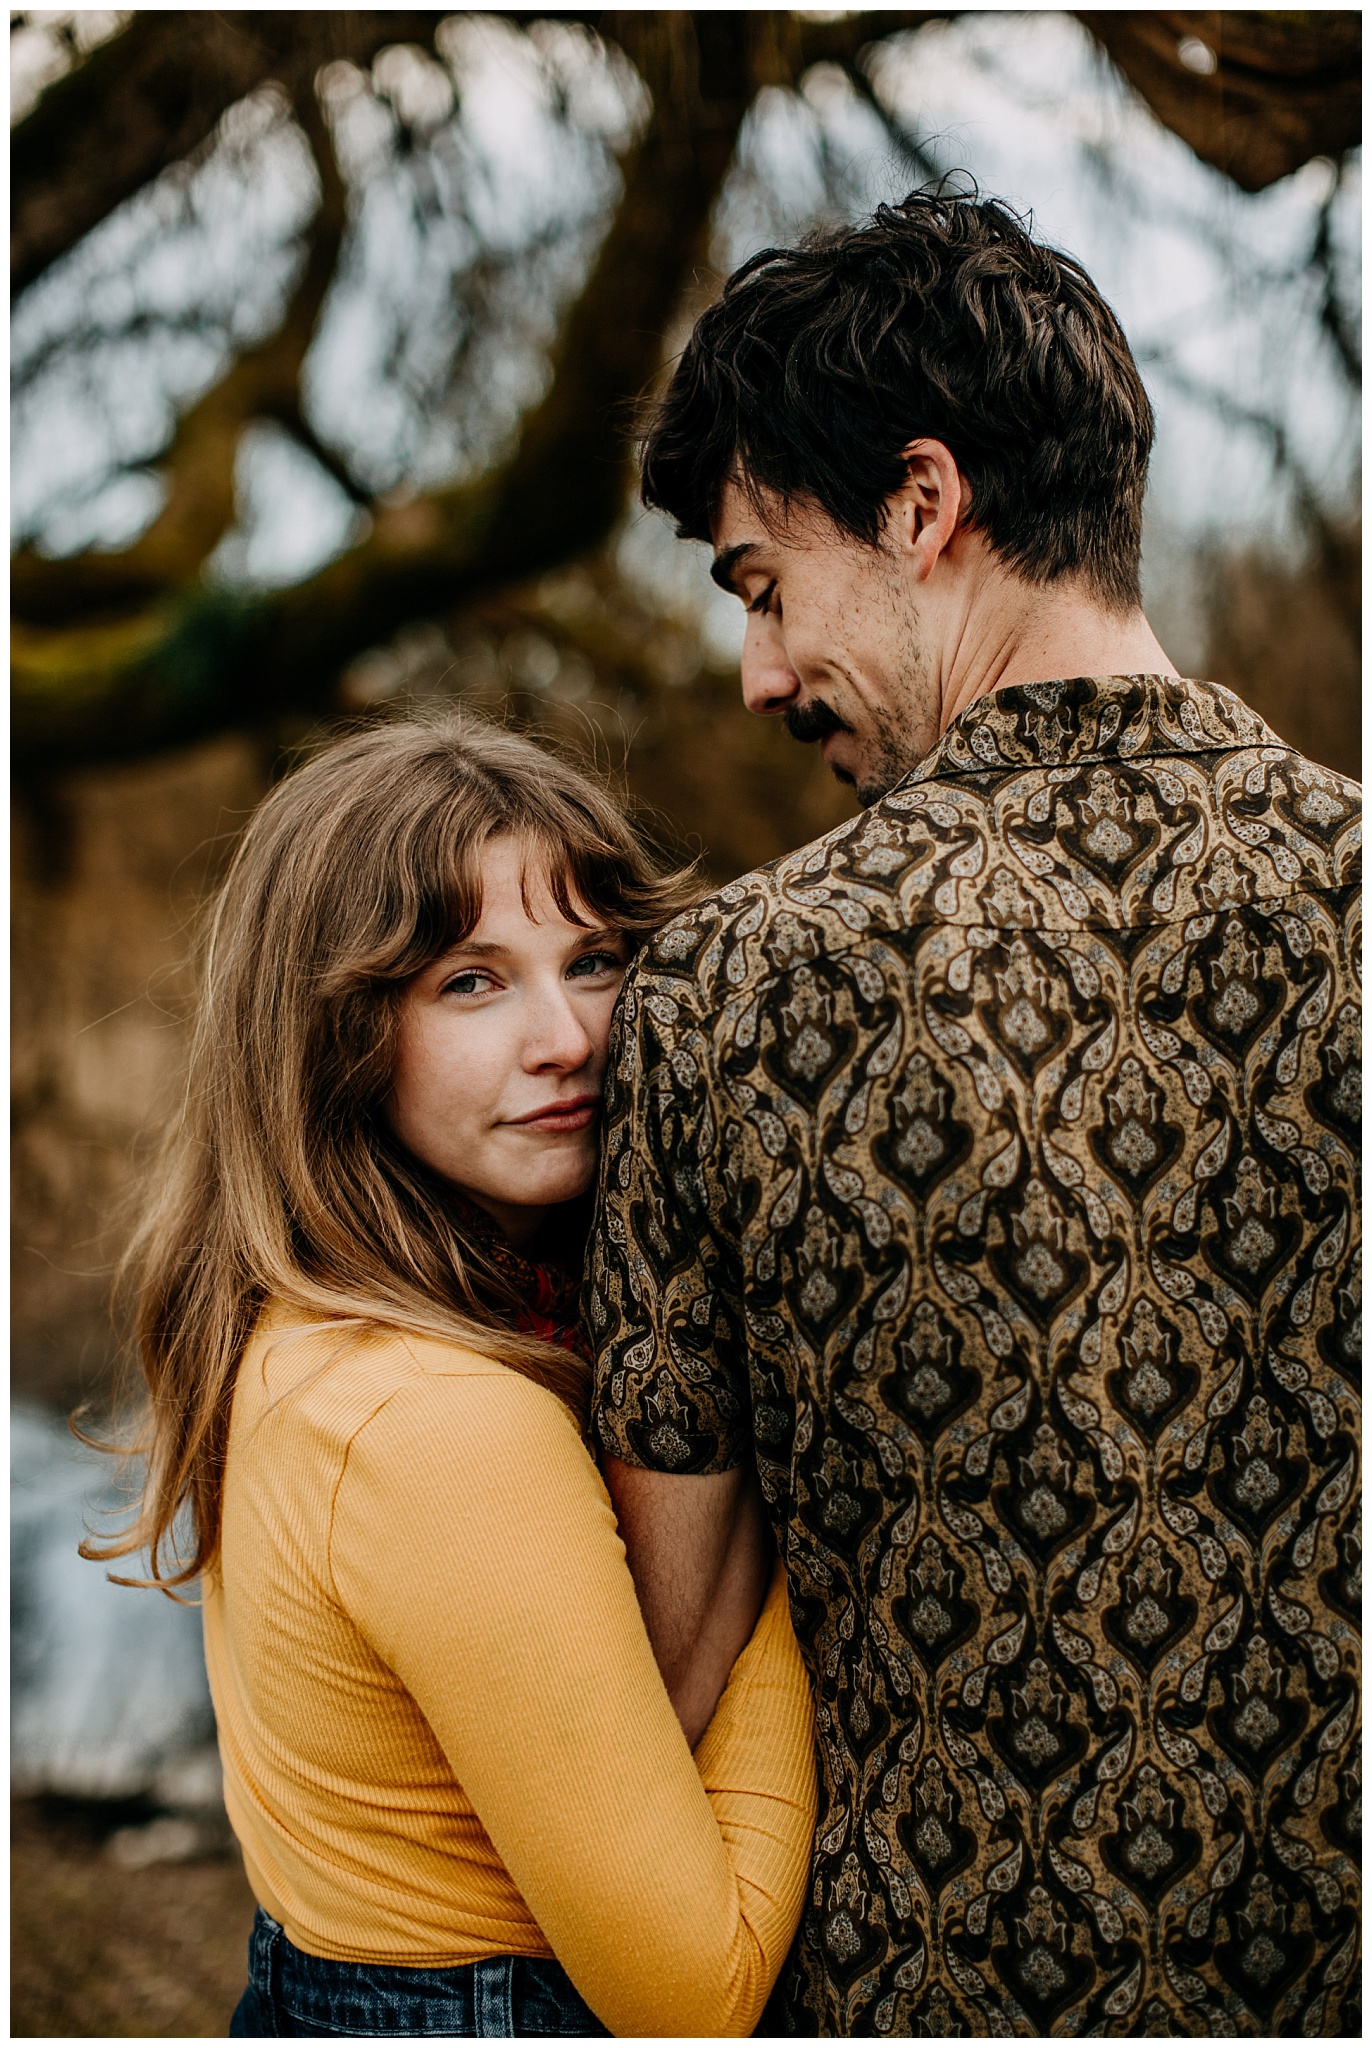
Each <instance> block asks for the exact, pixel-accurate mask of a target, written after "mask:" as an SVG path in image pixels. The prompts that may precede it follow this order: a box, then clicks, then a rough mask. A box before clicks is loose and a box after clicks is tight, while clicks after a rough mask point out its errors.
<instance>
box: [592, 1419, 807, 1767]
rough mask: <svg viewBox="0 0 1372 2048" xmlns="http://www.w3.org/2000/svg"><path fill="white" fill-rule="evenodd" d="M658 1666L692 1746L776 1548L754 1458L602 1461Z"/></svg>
mask: <svg viewBox="0 0 1372 2048" xmlns="http://www.w3.org/2000/svg"><path fill="white" fill-rule="evenodd" d="M605 1483H606V1485H607V1486H608V1487H609V1489H610V1497H611V1499H612V1500H613V1501H614V1504H615V1512H616V1514H617V1515H618V1516H619V1530H620V1534H621V1536H622V1537H623V1538H624V1547H625V1549H626V1551H627V1552H628V1556H629V1569H630V1571H631V1572H632V1573H633V1575H634V1585H635V1586H636V1587H637V1589H638V1598H639V1604H640V1606H641V1607H642V1609H643V1619H644V1621H645V1622H646V1623H647V1625H648V1637H649V1640H650V1642H651V1643H652V1646H653V1654H654V1655H655V1656H656V1658H657V1662H658V1669H659V1670H660V1671H661V1673H662V1677H663V1681H664V1683H665V1685H666V1687H667V1691H668V1693H669V1694H670V1695H671V1701H672V1705H673V1706H674V1707H675V1708H676V1712H677V1718H678V1720H679V1721H680V1722H681V1725H682V1727H683V1728H684V1729H685V1731H686V1740H687V1741H688V1742H689V1743H690V1745H691V1747H692V1749H694V1748H695V1746H696V1744H697V1742H699V1740H700V1738H701V1736H702V1735H703V1734H704V1732H705V1729H706V1727H707V1726H708V1724H709V1720H710V1716H711V1715H712V1714H713V1712H714V1710H715V1707H716V1705H717V1704H718V1701H719V1696H720V1694H721V1693H722V1692H723V1690H724V1687H725V1684H726V1683H727V1681H728V1677H729V1672H730V1670H731V1669H732V1667H733V1663H734V1659H735V1658H736V1657H737V1656H738V1653H739V1651H740V1650H741V1649H742V1648H743V1646H744V1644H745V1643H746V1642H747V1640H748V1638H749V1636H750V1635H751V1634H752V1632H753V1627H754V1624H755V1623H756V1621H757V1618H758V1615H759V1613H760V1612H761V1610H762V1603H763V1600H764V1598H765V1597H766V1593H767V1587H768V1584H769V1582H770V1579H771V1574H772V1561H773V1558H774V1555H775V1547H774V1545H773V1542H772V1532H771V1528H770V1526H769V1525H768V1522H767V1518H766V1514H765V1511H764V1509H763V1504H762V1493H761V1489H760V1488H759V1486H758V1482H757V1474H756V1472H755V1471H754V1469H753V1467H752V1466H751V1465H742V1466H739V1467H738V1468H737V1469H736V1470H735V1471H733V1472H717V1473H709V1474H706V1475H705V1476H703V1477H700V1476H688V1475H682V1474H680V1473H668V1472H645V1471H643V1470H641V1469H640V1468H639V1467H638V1466H637V1465H626V1464H624V1463H623V1462H622V1461H621V1460H620V1459H619V1458H607V1459H606V1460H605Z"/></svg>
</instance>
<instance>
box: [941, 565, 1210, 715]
mask: <svg viewBox="0 0 1372 2048" xmlns="http://www.w3.org/2000/svg"><path fill="white" fill-rule="evenodd" d="M1176 674H1177V671H1176V669H1175V668H1174V667H1173V666H1172V663H1171V662H1170V661H1169V660H1168V658H1167V655H1166V654H1165V653H1164V651H1163V649H1162V647H1161V646H1160V645H1159V643H1158V640H1157V638H1156V636H1155V635H1154V632H1153V629H1152V627H1151V626H1150V625H1149V623H1148V621H1147V619H1146V618H1145V617H1144V615H1143V613H1142V611H1141V610H1139V608H1138V607H1137V606H1135V607H1133V608H1132V609H1131V610H1129V611H1127V612H1119V611H1111V610H1108V609H1107V608H1106V607H1105V606H1104V605H1102V604H1101V603H1100V602H1099V601H1098V600H1097V599H1095V598H1093V597H1092V596H1091V595H1090V594H1089V593H1088V592H1086V591H1084V590H1083V589H1082V588H1081V587H1080V586H1079V585H1073V586H1070V587H1066V588H1065V587H1064V586H1062V585H1061V584H1058V585H1053V584H1050V585H1048V586H1046V587H1044V588H1038V587H1036V586H1034V585H1026V584H1025V583H1024V582H1023V581H1022V580H1021V579H1020V578H1018V577H1007V578H1006V579H1005V582H1004V584H1003V585H1002V586H1000V587H999V588H998V589H997V590H996V592H995V595H994V597H993V598H992V599H991V601H990V602H989V603H985V604H981V605H978V606H976V607H975V608H974V611H972V612H970V613H969V615H968V616H967V618H966V620H965V621H964V622H963V625H962V627H961V630H960V631H959V633H958V636H957V640H956V644H955V646H954V648H953V651H952V656H951V659H950V660H949V661H948V663H947V666H946V668H945V671H944V681H943V690H942V704H941V717H940V725H939V731H940V733H941V734H942V733H945V732H946V731H947V730H948V727H949V726H950V725H951V724H952V722H953V720H954V719H955V718H956V717H957V716H958V715H959V713H960V712H963V711H965V710H966V709H967V707H968V705H969V704H975V703H976V701H977V699H978V698H979V697H985V696H988V695H989V694H990V692H991V691H992V690H1005V689H1009V688H1011V687H1012V686H1013V685H1015V684H1018V683H1046V682H1054V681H1056V680H1058V678H1060V677H1062V676H1132V675H1160V676H1175V675H1176Z"/></svg>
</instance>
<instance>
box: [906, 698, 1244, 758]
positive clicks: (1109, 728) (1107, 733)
mask: <svg viewBox="0 0 1372 2048" xmlns="http://www.w3.org/2000/svg"><path fill="white" fill-rule="evenodd" d="M1282 745H1283V742H1282V741H1281V740H1279V739H1278V737H1277V735H1276V734H1275V733H1274V732H1273V731H1272V729H1271V727H1270V726H1267V725H1264V723H1263V721H1262V720H1261V719H1260V718H1259V717H1258V715H1257V713H1256V712H1255V711H1251V710H1250V709H1249V707H1248V706H1247V705H1246V704H1245V703H1244V702H1243V700H1242V699H1241V698H1239V697H1236V696H1235V695H1234V693H1233V691H1232V690H1226V689H1224V688H1222V687H1221V685H1220V684H1218V683H1202V682H1193V681H1186V680H1179V679H1178V678H1177V677H1175V676H1071V677H1068V678H1065V679H1064V680H1062V681H1059V682H1049V683H1014V684H1011V685H1010V686H1008V687H1007V688H1006V689H1003V690H992V691H990V692H989V693H988V694H987V695H986V696H985V697H978V699H977V701H976V702H975V704H969V705H968V707H967V709H966V710H965V711H962V712H960V713H959V714H958V716H957V717H956V718H955V719H954V720H953V722H952V724H951V725H950V726H949V728H948V730H947V732H945V733H944V735H943V737H942V739H941V740H940V741H939V742H938V744H937V746H935V747H934V748H933V749H932V750H931V751H930V752H929V753H928V754H926V755H925V757H924V759H923V760H922V761H921V762H920V764H919V766H918V767H917V768H915V769H913V770H912V771H911V773H910V774H909V775H908V776H907V777H906V778H905V780H906V782H910V783H915V782H929V781H931V780H933V779H935V778H942V777H944V776H949V775H967V774H973V775H975V774H985V773H986V772H987V771H988V770H989V771H991V772H994V771H996V770H997V769H1004V768H1027V767H1042V768H1066V767H1071V766H1074V765H1075V764H1077V763H1078V762H1085V761H1107V760H1139V759H1147V758H1149V757H1153V756H1157V755H1168V754H1207V753H1214V752H1217V751H1222V750H1227V749H1230V748H1234V747H1261V746H1277V747H1280V746H1282Z"/></svg>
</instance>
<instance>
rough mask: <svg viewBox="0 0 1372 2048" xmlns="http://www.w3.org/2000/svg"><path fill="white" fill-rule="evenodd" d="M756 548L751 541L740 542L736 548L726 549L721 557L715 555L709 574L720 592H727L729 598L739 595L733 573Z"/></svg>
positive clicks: (755, 543) (755, 544)
mask: <svg viewBox="0 0 1372 2048" xmlns="http://www.w3.org/2000/svg"><path fill="white" fill-rule="evenodd" d="M756 546H757V542H756V541H753V540H741V541H740V542H739V544H738V546H737V547H734V548H726V549H725V550H724V553H723V554H722V555H716V556H715V558H714V560H713V562H711V564H710V574H711V576H712V577H713V579H714V581H715V582H716V583H717V584H718V585H719V587H720V589H721V590H727V591H728V593H729V595H730V596H731V597H737V596H738V595H739V589H738V585H737V584H736V583H735V582H734V571H735V569H736V568H737V567H738V565H739V563H740V562H741V561H742V560H743V559H744V557H745V556H746V555H751V554H752V553H753V551H754V549H755V548H756Z"/></svg>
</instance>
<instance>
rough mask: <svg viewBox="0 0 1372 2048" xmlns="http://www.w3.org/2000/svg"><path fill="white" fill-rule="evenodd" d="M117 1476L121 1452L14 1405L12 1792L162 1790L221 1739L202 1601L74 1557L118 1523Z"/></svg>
mask: <svg viewBox="0 0 1372 2048" xmlns="http://www.w3.org/2000/svg"><path fill="white" fill-rule="evenodd" d="M116 1471H117V1466H116V1462H115V1460H114V1459H112V1458H107V1457H103V1456H101V1454H100V1453H99V1452H96V1451H91V1450H88V1449H86V1448H85V1446H84V1445H82V1444H80V1443H78V1442H77V1441H76V1440H75V1438H74V1437H72V1435H71V1434H70V1432H69V1431H68V1429H67V1427H66V1424H65V1422H63V1421H62V1420H61V1419H60V1418H59V1417H57V1416H53V1415H49V1414H47V1413H45V1412H44V1411H42V1410H41V1409H36V1408H31V1407H16V1408H15V1409H13V1410H12V1411H11V1416H10V1504H11V1505H10V1513H11V1536H10V1685H11V1709H10V1745H11V1760H12V1769H13V1783H14V1789H15V1790H16V1791H17V1792H21V1793H38V1792H55V1793H61V1794H63V1795H65V1796H67V1797H71V1798H80V1799H126V1798H131V1797H136V1796H137V1795H139V1794H147V1793H155V1791H156V1788H157V1786H158V1785H159V1783H165V1782H166V1779H167V1777H168V1774H171V1775H173V1776H174V1775H175V1774H176V1773H177V1771H178V1769H181V1770H184V1768H185V1766H186V1765H187V1764H188V1763H192V1762H193V1761H194V1760H195V1759H196V1758H197V1757H203V1756H204V1755H205V1752H206V1746H207V1744H209V1743H211V1742H212V1741H213V1739H214V1715H213V1712H212V1709H211V1706H210V1694H209V1685H208V1683H207V1681H206V1677H205V1658H204V1652H203V1649H202V1647H201V1637H200V1610H199V1608H198V1607H194V1606H189V1607H188V1606H178V1605H176V1603H175V1602H173V1601H171V1600H168V1599H167V1598H166V1596H165V1595H164V1594H162V1593H156V1592H147V1591H143V1590H138V1589H134V1588H132V1587H127V1586H112V1585H111V1584H110V1583H109V1581H108V1579H107V1578H106V1576H105V1573H106V1569H107V1567H106V1566H104V1565H100V1564H88V1563H87V1562H86V1561H85V1560H84V1559H83V1558H80V1557H78V1556H77V1554H76V1546H77V1544H78V1543H80V1541H81V1539H82V1537H83V1536H84V1535H85V1534H86V1532H87V1530H89V1529H97V1530H102V1529H105V1528H107V1527H109V1526H110V1523H109V1520H108V1512H109V1510H111V1509H113V1510H115V1511H118V1510H119V1509H120V1508H121V1507H123V1506H126V1505H127V1500H126V1496H125V1494H124V1493H123V1492H122V1490H121V1489H120V1488H119V1487H117V1486H116V1484H115V1475H116ZM102 1510H103V1511H105V1512H104V1513H103V1514H102V1513H101V1511H102ZM121 1562H122V1564H123V1568H125V1569H129V1568H130V1567H131V1568H132V1572H133V1574H134V1575H137V1573H138V1571H139V1570H140V1569H141V1567H140V1563H139V1560H138V1559H136V1558H135V1559H127V1560H122V1561H121ZM120 1568H121V1567H120V1565H118V1564H116V1565H114V1566H113V1567H110V1569H113V1570H116V1571H117V1570H119V1569H120Z"/></svg>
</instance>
